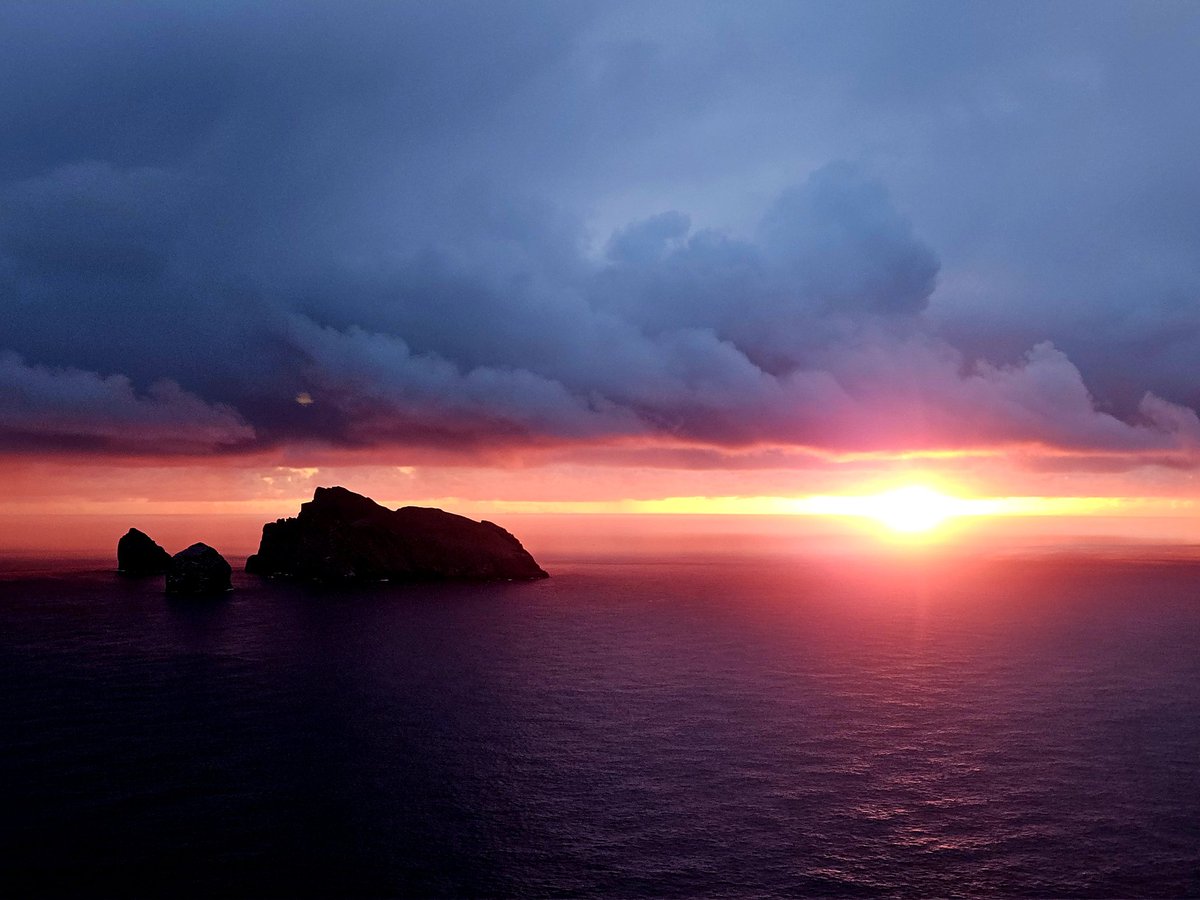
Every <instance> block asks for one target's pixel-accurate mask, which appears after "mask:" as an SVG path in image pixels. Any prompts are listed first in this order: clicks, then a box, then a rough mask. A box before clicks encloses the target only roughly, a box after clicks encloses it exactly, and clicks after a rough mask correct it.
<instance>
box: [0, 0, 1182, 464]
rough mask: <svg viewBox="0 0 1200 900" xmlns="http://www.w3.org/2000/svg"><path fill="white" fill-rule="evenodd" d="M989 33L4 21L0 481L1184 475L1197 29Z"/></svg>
mask: <svg viewBox="0 0 1200 900" xmlns="http://www.w3.org/2000/svg"><path fill="white" fill-rule="evenodd" d="M1010 9H1011V7H1010ZM1021 11H1022V12H1023V13H1024V14H1025V15H1024V16H1017V15H1016V14H1015V13H1013V14H1011V15H1010V14H1002V13H1000V12H997V11H996V10H995V9H994V8H992V7H985V6H970V5H964V4H952V5H946V6H941V5H937V4H921V5H918V6H915V7H909V6H906V5H903V4H888V5H878V4H871V5H863V6H859V5H855V4H837V5H799V4H786V5H774V4H766V3H764V4H756V5H754V6H753V7H752V8H751V9H749V10H741V9H740V8H739V7H736V6H734V5H720V4H715V5H701V4H691V3H689V4H683V5H674V4H636V5H628V6H626V5H613V4H604V5H597V6H591V5H584V4H549V5H531V4H521V5H511V6H510V5H506V4H496V3H479V4H449V5H445V4H442V5H432V4H430V5H424V4H411V5H408V4H405V5H400V4H396V5H368V4H362V5H349V6H344V5H340V4H339V5H336V6H335V5H333V4H324V5H321V4H281V5H271V4H261V5H256V6H253V7H244V6H235V5H228V6H226V5H216V6H211V7H204V8H196V7H192V6H185V5H163V4H159V5H154V6H148V5H147V6H138V5H131V4H118V5H113V6H103V5H97V4H86V5H84V4H80V5H59V4H50V5H46V4H29V5H20V4H14V5H9V6H6V7H4V9H3V10H2V11H0V19H2V20H3V27H0V84H2V85H4V87H2V88H0V121H4V122H5V123H6V129H5V137H4V139H3V140H0V309H2V313H3V323H4V324H3V327H2V328H0V351H6V355H5V356H4V357H3V358H2V363H3V364H2V365H0V411H2V412H3V414H4V415H3V420H2V422H0V432H3V434H4V435H5V438H4V443H5V445H6V446H10V447H24V446H27V445H29V444H30V442H34V443H36V442H41V443H42V444H44V445H50V444H53V443H54V442H58V443H59V445H61V446H69V447H72V448H75V447H95V448H100V449H107V450H114V451H122V450H124V451H131V452H132V451H139V452H164V453H169V452H182V453H190V452H196V451H197V449H199V448H204V447H209V448H214V449H221V450H226V451H236V450H238V449H241V448H252V447H261V446H264V445H272V444H277V443H284V442H288V441H292V440H314V439H315V440H322V441H328V442H331V443H333V444H335V445H346V446H354V447H362V446H367V447H369V446H388V445H425V446H431V447H445V448H448V449H453V448H460V449H461V448H466V449H468V450H472V449H478V448H482V447H488V446H497V445H499V446H510V447H521V446H530V445H544V444H556V443H557V444H564V443H565V444H588V443H611V442H634V443H639V442H640V443H643V444H644V443H647V442H649V443H654V442H660V443H661V442H667V443H672V444H678V445H709V446H715V447H729V448H732V447H742V446H747V445H754V444H764V445H770V444H780V445H786V444H797V445H804V446H813V447H827V448H835V449H870V448H872V447H892V448H896V447H937V446H947V445H948V446H982V445H990V444H1023V445H1045V446H1048V447H1056V448H1062V449H1067V450H1072V451H1104V452H1114V453H1129V454H1134V455H1136V454H1139V453H1160V454H1161V453H1167V454H1180V453H1181V454H1185V455H1190V454H1194V453H1195V451H1196V447H1197V445H1198V444H1200V424H1198V423H1197V420H1196V416H1195V413H1194V412H1193V411H1192V410H1191V409H1190V408H1188V405H1189V404H1192V405H1194V404H1195V403H1197V402H1200V396H1198V395H1197V393H1196V392H1197V384H1196V379H1195V372H1194V367H1195V364H1196V361H1197V360H1200V313H1197V290H1198V288H1200V269H1197V264H1196V259H1197V258H1198V257H1196V255H1195V253H1194V250H1195V246H1196V244H1195V239H1196V238H1198V237H1200V225H1198V223H1197V220H1196V218H1195V210H1196V209H1197V208H1200V204H1191V203H1190V201H1189V199H1188V198H1190V197H1193V196H1195V197H1196V198H1197V199H1200V193H1197V189H1198V187H1200V177H1198V176H1197V175H1196V174H1195V172H1194V171H1193V166H1192V164H1191V160H1192V155H1191V154H1189V153H1184V152H1183V151H1182V150H1181V149H1180V147H1179V143H1180V142H1181V141H1187V140H1190V141H1192V142H1193V145H1194V139H1195V138H1196V136H1197V135H1196V126H1195V125H1194V124H1192V123H1193V122H1194V117H1190V116H1189V117H1186V118H1185V117H1183V116H1182V115H1180V113H1181V109H1179V108H1178V107H1179V101H1178V98H1177V96H1176V94H1177V93H1184V92H1183V91H1182V88H1181V86H1182V85H1183V84H1186V83H1188V82H1187V80H1186V78H1187V77H1190V76H1191V75H1195V76H1197V77H1200V72H1193V71H1192V70H1193V69H1200V64H1197V63H1196V62H1195V54H1192V53H1188V52H1185V51H1186V49H1187V46H1188V44H1187V40H1188V38H1187V35H1189V34H1191V35H1195V33H1196V19H1197V16H1195V15H1194V14H1190V13H1189V10H1188V8H1187V7H1186V6H1174V5H1171V4H1161V5H1156V6H1154V7H1146V6H1143V5H1098V6H1097V5H1092V4H1089V5H1087V6H1086V7H1084V6H1079V7H1076V6H1071V5H1066V4H1064V5H1056V6H1054V7H1052V8H1050V7H1044V6H1041V5H1030V6H1028V7H1022V8H1021ZM1085 12H1086V13H1087V15H1086V16H1085V15H1083V13H1085ZM1018 20H1028V21H1027V22H1025V24H1022V23H1021V21H1018ZM1181 35H1182V36H1181ZM1172 79H1174V80H1172ZM1172 85H1174V86H1175V87H1174V92H1173V91H1172V90H1171V87H1172ZM1105 103H1108V104H1112V105H1113V107H1114V108H1113V109H1106V108H1105V107H1103V104H1105ZM1080 127H1083V128H1085V129H1087V130H1088V136H1085V138H1081V137H1080V136H1079V135H1078V134H1077V133H1076V130H1077V129H1078V128H1080ZM1149 127H1156V128H1158V130H1159V133H1160V134H1161V135H1162V136H1163V138H1164V139H1170V140H1169V141H1168V142H1169V143H1171V146H1170V147H1162V146H1159V144H1158V142H1151V143H1148V142H1147V141H1146V140H1144V139H1143V138H1142V137H1141V136H1140V135H1141V133H1142V132H1140V131H1139V129H1145V128H1149ZM1085 140H1086V146H1084V145H1083V144H1081V143H1080V142H1081V141H1085ZM1084 151H1086V152H1084ZM846 159H850V160H855V162H846V161H844V160H846ZM1031 348H1032V349H1031ZM1064 350H1065V351H1067V353H1069V354H1070V356H1069V357H1068V355H1066V354H1065V353H1064V352H1063V351H1064ZM1149 350H1153V353H1152V354H1148V352H1147V351H1149ZM1193 351H1194V352H1193ZM1079 360H1082V361H1083V366H1082V369H1081V368H1080V367H1078V366H1077V365H1076V362H1078V361H1079ZM301 395H307V396H306V397H305V399H306V400H307V399H308V398H311V399H312V401H313V402H311V403H308V402H305V403H298V402H297V399H296V398H297V397H298V396H301Z"/></svg>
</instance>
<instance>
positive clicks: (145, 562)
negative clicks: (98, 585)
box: [117, 528, 171, 575]
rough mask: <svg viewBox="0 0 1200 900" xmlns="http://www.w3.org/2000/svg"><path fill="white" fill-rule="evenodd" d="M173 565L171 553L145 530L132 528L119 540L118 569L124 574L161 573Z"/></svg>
mask: <svg viewBox="0 0 1200 900" xmlns="http://www.w3.org/2000/svg"><path fill="white" fill-rule="evenodd" d="M170 567H171V554H170V553H168V552H167V551H166V550H164V549H163V548H162V547H160V546H158V544H156V543H154V540H153V539H152V538H151V537H150V536H149V535H148V534H146V533H145V532H144V531H138V530H137V529H136V528H130V529H129V530H128V531H127V532H125V534H124V536H123V537H122V538H121V539H120V540H119V541H117V571H118V572H120V573H122V574H123V575H161V574H163V573H164V572H166V571H167V569H169V568H170Z"/></svg>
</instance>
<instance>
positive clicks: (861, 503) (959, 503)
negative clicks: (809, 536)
mask: <svg viewBox="0 0 1200 900" xmlns="http://www.w3.org/2000/svg"><path fill="white" fill-rule="evenodd" d="M1005 510H1006V506H1005V501H1003V500H998V499H995V498H992V499H982V498H972V499H969V498H966V497H955V496H953V495H951V494H944V493H942V492H941V491H939V490H936V489H935V488H931V487H928V486H927V485H923V484H907V485H902V486H900V487H895V488H892V489H890V490H886V491H883V492H881V493H878V494H856V495H852V496H846V495H842V496H814V497H806V498H804V499H802V500H800V501H799V502H798V503H796V504H795V505H794V510H793V511H795V512H800V513H803V514H806V515H826V516H849V517H853V518H860V519H871V520H873V521H875V522H878V523H879V524H881V525H883V526H884V527H885V528H887V529H889V530H890V531H893V532H896V533H897V534H906V535H921V534H926V533H928V532H932V531H934V530H935V529H936V528H938V527H939V526H941V525H943V524H945V523H946V522H947V521H948V520H950V519H955V518H958V517H960V516H987V515H997V514H1001V513H1003V512H1004V511H1005Z"/></svg>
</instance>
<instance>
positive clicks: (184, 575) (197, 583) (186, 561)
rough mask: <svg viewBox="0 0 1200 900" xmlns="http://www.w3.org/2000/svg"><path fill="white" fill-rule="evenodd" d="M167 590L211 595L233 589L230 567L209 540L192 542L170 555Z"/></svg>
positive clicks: (172, 592) (174, 592)
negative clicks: (203, 542)
mask: <svg viewBox="0 0 1200 900" xmlns="http://www.w3.org/2000/svg"><path fill="white" fill-rule="evenodd" d="M166 574H167V579H166V591H167V593H168V594H187V595H193V596H196V595H212V594H226V593H228V592H229V591H232V590H233V583H232V581H231V580H230V576H231V575H232V574H233V568H232V567H231V566H230V565H229V563H228V562H226V561H225V557H223V556H222V555H221V554H220V553H218V552H217V551H216V550H214V549H213V548H212V547H210V546H208V544H192V546H190V547H188V548H187V549H186V550H180V551H179V552H178V553H176V554H175V555H174V556H172V557H171V566H170V568H169V569H167V573H166Z"/></svg>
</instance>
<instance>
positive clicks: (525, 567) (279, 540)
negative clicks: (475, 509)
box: [246, 487, 549, 582]
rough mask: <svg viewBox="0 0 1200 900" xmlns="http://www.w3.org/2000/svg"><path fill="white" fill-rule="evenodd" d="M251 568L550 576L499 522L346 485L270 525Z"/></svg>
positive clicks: (461, 577) (318, 576)
mask: <svg viewBox="0 0 1200 900" xmlns="http://www.w3.org/2000/svg"><path fill="white" fill-rule="evenodd" d="M246 571H247V572H249V573H251V574H255V575H266V576H275V577H284V578H296V579H302V580H307V581H318V582H342V581H529V580H533V579H538V578H548V577H549V576H548V574H547V573H546V572H545V570H543V569H542V568H541V567H540V566H539V565H538V564H537V563H536V562H535V561H534V559H533V557H532V556H531V555H530V554H529V551H527V550H526V549H525V548H524V547H523V546H521V542H520V541H518V540H517V539H516V538H515V537H514V536H513V535H512V534H510V533H509V532H507V531H505V530H504V529H503V528H501V527H500V526H499V525H496V524H494V523H492V522H486V521H484V522H476V521H474V520H472V519H468V518H466V517H465V516H459V515H455V514H454V513H448V512H445V511H443V510H440V509H432V508H428V507H421V506H404V507H401V508H400V509H388V508H387V507H385V506H382V505H380V504H378V503H376V502H375V501H374V500H372V499H370V498H369V497H364V496H362V495H361V494H356V493H354V492H353V491H350V490H347V489H346V488H344V487H319V488H317V489H316V492H315V493H314V494H313V498H312V500H310V501H309V502H307V503H302V504H301V505H300V513H299V515H297V516H295V517H294V518H288V519H279V520H277V521H275V522H268V523H267V524H266V525H264V526H263V532H262V541H261V542H260V544H259V548H258V552H257V553H255V554H254V555H253V556H251V557H250V558H249V559H247V560H246Z"/></svg>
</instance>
